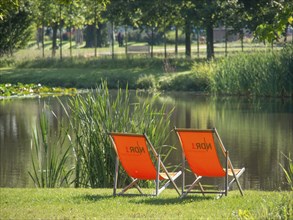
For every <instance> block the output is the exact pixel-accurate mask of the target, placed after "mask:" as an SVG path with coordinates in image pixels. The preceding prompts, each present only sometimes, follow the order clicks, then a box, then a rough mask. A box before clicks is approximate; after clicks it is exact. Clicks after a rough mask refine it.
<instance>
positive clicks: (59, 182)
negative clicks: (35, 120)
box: [28, 107, 73, 188]
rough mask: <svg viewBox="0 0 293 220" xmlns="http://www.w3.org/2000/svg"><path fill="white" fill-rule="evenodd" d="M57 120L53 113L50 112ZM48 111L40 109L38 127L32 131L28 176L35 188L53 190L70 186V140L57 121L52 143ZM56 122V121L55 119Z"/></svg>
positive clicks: (65, 130) (66, 130) (71, 169)
mask: <svg viewBox="0 0 293 220" xmlns="http://www.w3.org/2000/svg"><path fill="white" fill-rule="evenodd" d="M51 113H52V114H53V116H54V117H55V118H56V119H57V116H56V115H55V114H54V112H51ZM47 114H50V111H49V110H48V107H45V108H44V109H42V112H41V114H40V120H39V125H38V126H36V128H35V129H34V131H33V137H32V143H31V162H32V171H29V172H28V173H29V176H30V177H31V179H32V180H33V182H34V184H35V186H36V187H40V188H54V187H61V186H62V187H65V186H69V185H70V177H71V174H72V171H73V167H71V168H68V167H69V166H68V162H69V156H70V150H71V149H72V145H71V138H70V136H69V134H68V129H64V127H63V126H62V124H61V122H60V121H59V126H58V131H57V133H55V135H56V137H57V138H56V140H57V141H56V142H55V141H54V142H53V141H52V140H55V138H52V135H51V134H52V132H51V128H50V125H49V124H48V116H47ZM57 120H58V119H57Z"/></svg>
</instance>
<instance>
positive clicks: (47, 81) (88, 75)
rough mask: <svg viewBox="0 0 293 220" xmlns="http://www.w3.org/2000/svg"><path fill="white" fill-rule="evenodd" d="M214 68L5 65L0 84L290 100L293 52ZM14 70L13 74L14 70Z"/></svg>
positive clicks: (238, 57) (231, 59)
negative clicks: (103, 87) (102, 83)
mask: <svg viewBox="0 0 293 220" xmlns="http://www.w3.org/2000/svg"><path fill="white" fill-rule="evenodd" d="M257 51H258V52H253V53H237V54H233V55H230V56H228V57H227V58H224V57H222V58H219V59H216V60H214V61H211V62H206V61H205V60H203V59H196V60H192V59H188V58H170V59H167V60H165V59H164V58H162V57H161V58H150V57H148V58H146V57H145V56H139V55H134V56H132V57H131V58H126V57H125V56H124V57H123V56H121V57H116V58H115V59H111V57H109V56H108V57H107V58H105V57H104V58H101V57H98V58H92V57H88V58H86V57H75V58H64V59H63V60H60V59H58V58H56V59H52V58H45V59H41V58H38V59H31V60H26V59H22V60H17V59H15V60H14V59H11V58H4V59H0V67H2V68H0V83H12V84H16V83H18V82H21V83H26V84H29V83H35V84H38V83H41V84H42V85H46V86H59V87H75V88H94V87H96V85H97V84H99V82H100V80H101V79H106V80H107V81H108V87H109V88H110V89H113V88H117V86H118V84H119V86H120V87H121V88H125V87H126V85H127V84H128V87H129V89H137V88H141V89H153V90H176V91H200V92H208V93H215V94H228V95H245V96H269V97H276V96H277V97H290V96H292V95H293V93H292V83H293V78H292V74H291V73H292V68H293V65H292V64H293V62H292V54H293V46H292V45H291V46H289V45H288V46H287V47H284V48H283V49H282V50H273V51H272V50H267V51H266V52H265V53H264V52H261V51H260V50H259V49H257ZM9 67H10V68H9Z"/></svg>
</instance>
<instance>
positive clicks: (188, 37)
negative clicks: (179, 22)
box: [185, 18, 191, 57]
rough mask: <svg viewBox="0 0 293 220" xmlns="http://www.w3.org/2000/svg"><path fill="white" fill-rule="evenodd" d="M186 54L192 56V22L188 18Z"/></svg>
mask: <svg viewBox="0 0 293 220" xmlns="http://www.w3.org/2000/svg"><path fill="white" fill-rule="evenodd" d="M185 55H186V57H190V56H191V24H190V20H189V19H188V18H187V19H186V20H185Z"/></svg>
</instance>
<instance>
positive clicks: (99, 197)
mask: <svg viewBox="0 0 293 220" xmlns="http://www.w3.org/2000/svg"><path fill="white" fill-rule="evenodd" d="M112 197H113V196H112V195H91V194H86V195H79V196H75V197H74V198H75V199H77V200H85V201H91V202H97V201H101V200H104V199H109V198H112Z"/></svg>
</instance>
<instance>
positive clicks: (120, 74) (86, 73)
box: [0, 67, 163, 88]
mask: <svg viewBox="0 0 293 220" xmlns="http://www.w3.org/2000/svg"><path fill="white" fill-rule="evenodd" d="M162 72H163V71H162V70H159V69H156V68H154V69H152V68H149V69H145V68H139V67H134V68H128V69H124V68H113V69H102V68H21V69H20V68H3V69H0V83H12V84H17V83H18V82H21V83H23V84H29V83H35V84H38V83H41V84H42V85H46V86H52V87H53V86H60V87H75V88H96V86H97V85H98V84H100V82H101V79H107V81H108V84H109V87H110V88H117V86H118V83H119V84H120V85H121V86H122V87H125V86H126V84H127V83H128V85H129V87H130V88H131V87H135V84H136V81H137V79H138V78H139V77H140V76H142V75H150V74H152V75H158V74H160V73H161V74H162V75H163V73H162Z"/></svg>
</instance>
